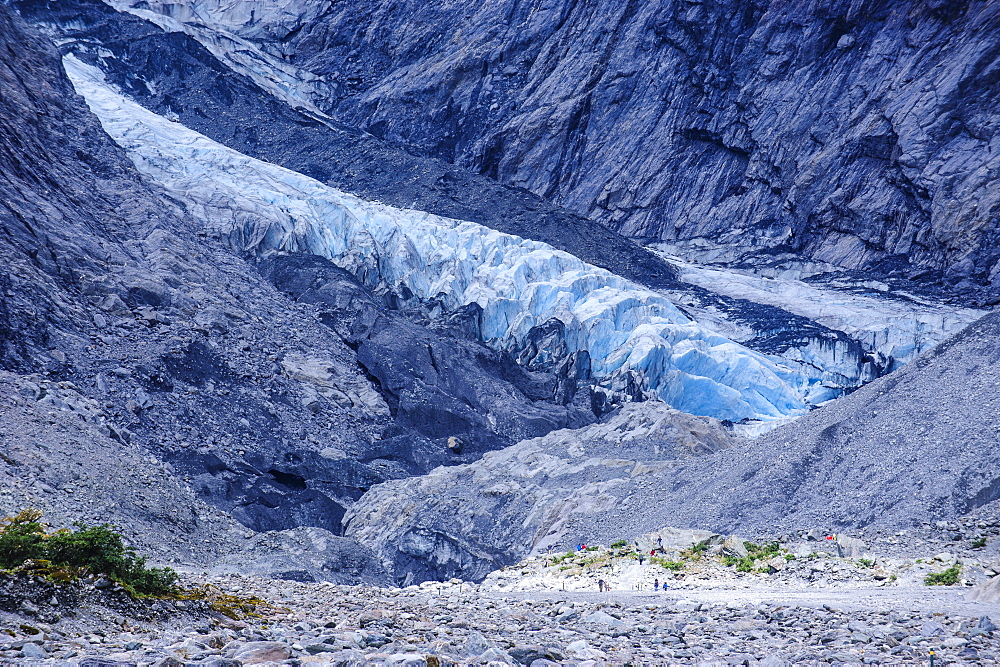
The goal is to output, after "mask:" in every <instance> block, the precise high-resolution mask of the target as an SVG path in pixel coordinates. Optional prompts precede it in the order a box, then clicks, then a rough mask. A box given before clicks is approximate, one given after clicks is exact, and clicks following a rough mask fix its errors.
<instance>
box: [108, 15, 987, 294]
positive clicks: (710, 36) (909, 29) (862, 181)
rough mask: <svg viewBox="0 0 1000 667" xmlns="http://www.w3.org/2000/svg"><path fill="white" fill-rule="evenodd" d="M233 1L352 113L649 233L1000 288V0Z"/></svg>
mask: <svg viewBox="0 0 1000 667" xmlns="http://www.w3.org/2000/svg"><path fill="white" fill-rule="evenodd" d="M119 4H124V3H119ZM132 4H133V5H135V4H136V3H132ZM140 4H141V5H142V6H144V7H151V8H153V9H154V10H155V9H161V10H162V9H163V7H164V6H166V5H170V6H174V5H176V4H182V5H186V6H187V5H192V4H197V3H190V2H188V3H164V2H157V1H155V0H154V1H151V2H143V3H140ZM219 4H220V3H215V4H214V5H213V6H212V7H210V8H209V9H211V11H207V10H205V11H202V14H200V15H197V16H194V17H193V19H194V20H201V21H205V22H213V21H214V22H216V23H217V24H220V25H222V26H223V27H225V28H227V29H229V30H233V31H236V32H239V33H241V34H244V35H252V36H255V37H257V38H258V39H259V40H260V41H261V42H262V43H264V44H265V48H267V49H270V50H271V51H273V52H276V53H280V54H285V55H286V56H287V58H288V60H290V61H291V62H292V63H294V64H296V65H298V66H300V67H303V68H305V69H306V70H309V71H310V72H312V73H314V74H317V75H319V76H320V77H321V78H322V79H324V80H325V84H328V85H325V86H323V87H322V88H321V90H322V91H324V92H322V93H316V94H315V97H316V99H314V100H313V101H314V102H316V103H317V105H318V106H320V107H321V108H323V109H325V110H328V111H329V112H330V113H332V114H333V115H334V116H335V117H337V118H338V119H341V120H343V121H345V122H347V123H349V124H351V125H354V126H358V127H364V128H366V129H367V130H368V131H369V132H371V133H373V134H376V135H377V136H380V137H386V138H389V139H392V140H396V141H400V142H403V143H404V144H406V145H408V146H409V147H411V149H412V150H414V151H417V152H419V153H421V154H424V155H429V156H434V157H439V158H442V159H444V160H447V161H450V162H454V163H456V164H459V165H462V166H466V167H470V168H472V169H474V170H476V171H478V172H480V173H483V174H487V175H489V176H492V177H494V178H496V179H499V180H500V181H502V182H504V183H509V184H512V185H516V186H519V187H524V188H527V189H528V190H531V191H532V192H535V193H537V194H539V195H542V196H543V197H546V198H548V199H550V200H552V201H555V202H558V203H560V204H562V205H564V206H567V207H569V208H570V209H572V210H575V211H577V212H578V213H581V214H583V215H586V216H590V217H593V218H594V219H597V220H600V221H602V222H604V223H606V224H608V225H609V226H611V227H612V228H614V229H618V230H621V231H622V232H624V233H625V234H627V235H631V236H633V237H636V238H640V239H646V240H658V241H666V242H669V243H670V244H671V245H673V246H674V247H675V248H677V249H678V250H679V251H680V252H683V253H688V254H690V256H692V257H697V258H705V257H708V258H711V259H721V260H726V261H734V260H747V261H750V262H751V263H752V264H758V265H759V264H768V263H787V262H793V261H794V260H797V259H802V258H810V259H813V260H817V261H818V262H821V263H822V265H821V268H823V269H826V270H834V269H851V270H864V271H870V272H874V273H876V274H879V275H883V276H889V275H891V276H897V277H911V278H917V279H918V280H920V281H926V282H929V283H932V284H939V283H943V284H946V285H949V286H952V287H957V292H958V293H960V294H961V293H964V294H966V295H967V296H971V297H974V298H976V299H978V300H979V301H980V302H990V303H992V302H995V301H996V299H997V294H998V293H997V290H996V289H995V288H996V286H997V283H996V282H995V280H996V278H997V273H998V271H997V260H998V258H1000V249H997V243H996V241H997V238H998V237H997V235H998V233H1000V232H998V228H997V225H998V216H1000V201H998V199H1000V187H998V185H997V183H998V178H997V176H998V173H1000V171H998V170H1000V159H998V157H997V156H998V155H1000V153H998V152H997V148H998V145H997V142H998V141H1000V139H997V138H996V135H997V133H996V125H997V118H998V116H997V112H996V109H997V108H998V102H1000V88H998V86H997V85H996V84H997V81H998V79H1000V61H998V55H1000V30H998V26H1000V15H998V13H997V12H996V9H995V6H994V5H993V4H992V3H990V2H987V1H985V0H979V1H975V0H973V1H962V2H950V1H948V2H943V1H941V0H928V1H926V2H903V1H900V0H868V1H864V2H851V3H842V2H834V1H833V0H822V1H820V2H814V3H795V2H787V1H784V0H773V1H769V2H768V1H756V2H754V1H751V0H728V1H720V0H704V1H701V0H700V1H696V2H691V1H688V0H683V1H682V0H676V1H669V2H663V3H645V4H643V3H635V2H631V1H629V0H613V1H611V2H595V1H589V2H577V1H576V0H554V1H551V2H537V1H536V0H531V1H527V0H503V1H500V2H491V3H478V4H476V3H463V2H454V3H444V4H442V3H424V2H417V1H415V0H402V1H400V2H394V3H383V2H374V1H372V0H367V1H365V0H363V1H361V2H352V3H334V4H332V5H330V6H329V7H327V8H325V11H322V12H321V13H319V14H318V15H317V12H316V11H315V10H316V9H317V6H318V5H317V4H316V3H306V2H302V3H298V4H297V5H296V4H294V3H293V4H289V3H285V4H283V5H282V7H283V10H284V11H285V12H286V13H283V14H282V19H281V21H280V22H276V23H272V24H269V27H268V28H266V29H265V28H264V27H263V26H262V24H266V23H268V18H267V16H266V14H260V13H258V14H257V15H255V16H254V17H253V18H252V19H243V20H241V19H240V17H238V16H237V15H236V14H235V13H233V11H232V10H229V11H227V10H226V9H225V8H223V7H221V6H219V7H216V6H215V5H219ZM223 4H224V3H223ZM320 4H323V3H320ZM287 12H291V13H292V14H296V13H297V14H298V20H290V19H289V15H288V13H287ZM195 14H197V12H195ZM268 31H270V36H264V35H267V34H268ZM277 33H281V36H280V37H277V36H276V34H277ZM317 90H320V88H317ZM706 248H710V249H712V251H713V252H712V253H710V254H707V253H706V252H705V250H706ZM810 270H816V269H815V267H813V268H812V269H810Z"/></svg>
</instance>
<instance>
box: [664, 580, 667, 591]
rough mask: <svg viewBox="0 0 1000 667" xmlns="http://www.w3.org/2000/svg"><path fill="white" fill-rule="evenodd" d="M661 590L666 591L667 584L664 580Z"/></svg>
mask: <svg viewBox="0 0 1000 667" xmlns="http://www.w3.org/2000/svg"><path fill="white" fill-rule="evenodd" d="M663 590H667V582H666V580H664V582H663Z"/></svg>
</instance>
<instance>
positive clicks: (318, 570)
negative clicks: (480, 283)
mask: <svg viewBox="0 0 1000 667" xmlns="http://www.w3.org/2000/svg"><path fill="white" fill-rule="evenodd" d="M0 46H2V47H3V48H0V86H2V95H0V192H2V194H3V197H2V198H0V376H2V377H0V380H2V382H0V384H2V385H3V386H0V422H2V424H3V428H0V453H2V454H3V456H0V488H3V489H4V490H5V491H6V490H8V489H9V490H11V493H3V494H0V513H6V512H12V511H16V510H17V509H19V508H22V507H24V506H25V505H34V506H37V507H41V508H43V509H45V510H46V511H47V512H49V514H50V520H52V521H53V522H57V523H60V524H68V523H69V522H70V521H72V520H77V519H82V520H86V521H88V522H100V521H112V522H114V523H116V524H118V525H120V526H122V527H123V528H125V529H135V530H141V531H143V532H144V533H145V534H146V535H145V537H144V538H143V539H144V543H145V544H151V545H156V544H157V543H163V542H171V543H173V542H174V541H177V540H179V541H181V542H185V541H187V540H190V542H187V544H188V545H190V544H202V543H204V547H192V548H190V549H188V548H187V547H179V546H178V547H177V548H174V547H171V549H170V554H171V555H173V554H176V553H177V552H178V551H186V552H187V553H185V554H182V555H181V557H183V558H184V559H185V560H186V562H201V563H205V562H208V563H213V562H214V561H215V559H216V558H218V557H220V556H221V555H224V554H227V553H229V552H232V551H235V552H236V554H235V556H234V558H236V559H237V560H239V559H240V558H244V559H245V560H247V562H249V560H250V559H251V556H252V554H251V555H248V554H247V552H246V550H245V549H244V548H251V549H252V545H251V544H249V543H244V536H245V535H246V533H247V529H251V530H252V531H258V532H266V531H287V530H293V531H294V530H296V529H299V528H301V527H303V526H308V527H312V528H315V529H316V531H318V532H315V531H313V532H312V533H309V534H310V535H313V534H315V535H319V534H322V535H326V536H327V537H331V538H332V537H333V536H332V535H331V533H335V534H339V533H340V532H342V526H341V524H340V519H341V517H342V516H343V514H344V511H345V509H346V507H347V506H348V505H350V504H351V503H353V502H354V501H355V500H356V499H357V498H358V497H360V496H361V495H362V494H364V493H365V491H366V490H367V489H368V488H369V487H370V486H372V485H374V484H376V483H378V482H381V481H384V480H386V479H395V478H399V477H403V476H407V475H412V474H417V473H421V472H426V471H428V470H430V469H432V468H434V467H436V466H438V465H445V464H455V463H461V462H467V461H471V460H474V459H475V458H477V457H478V456H481V455H482V453H483V452H484V451H488V450H491V449H495V448H498V447H501V446H503V445H506V444H510V443H512V442H513V441H515V440H516V439H518V438H520V437H528V436H532V435H541V434H543V433H546V432H548V431H549V430H552V429H553V428H561V427H565V426H568V425H578V424H581V423H589V422H590V421H593V419H594V418H595V417H594V414H593V412H592V411H591V410H590V405H589V401H588V400H586V399H587V398H588V396H589V394H588V392H587V391H586V390H584V391H583V392H581V398H582V403H583V407H582V408H580V409H577V408H575V407H573V406H569V407H567V405H566V404H568V403H570V402H571V400H572V398H573V397H574V395H575V394H576V389H577V384H576V381H575V380H576V378H575V377H569V376H568V375H567V374H565V373H564V374H562V375H561V376H558V377H557V374H556V373H554V372H549V371H550V370H551V369H544V370H539V371H538V372H533V373H530V374H529V373H525V372H521V373H520V374H519V373H518V372H517V370H518V369H517V367H516V364H515V363H514V361H513V360H512V359H510V358H509V356H505V355H503V354H501V353H498V352H496V351H493V350H491V349H489V348H487V347H485V346H484V345H482V344H481V343H479V342H478V341H475V340H474V339H473V336H472V335H471V334H469V333H468V332H467V331H464V330H463V329H462V327H461V324H462V323H461V322H458V323H455V325H454V326H453V327H451V328H447V327H446V326H445V324H446V323H440V326H437V327H434V328H432V327H430V326H428V325H427V322H426V321H419V320H420V318H419V316H418V315H419V314H410V313H402V312H398V313H392V312H386V311H389V310H391V309H390V307H389V304H388V303H387V301H386V298H384V295H376V294H374V293H372V291H371V290H369V289H368V288H366V287H365V286H364V285H361V284H360V283H358V282H357V281H356V280H354V279H353V278H352V279H350V280H347V279H343V276H341V275H340V274H343V273H344V272H343V271H341V270H340V269H337V267H335V266H333V265H332V264H330V263H329V262H327V261H326V260H323V259H321V258H318V257H308V258H301V257H297V256H294V255H286V256H283V257H272V258H271V261H270V262H269V263H268V264H266V265H257V264H256V263H254V262H253V261H245V260H244V259H241V258H240V257H238V256H236V254H235V253H234V252H233V249H232V248H231V247H230V246H229V245H227V244H226V243H225V242H224V240H222V239H219V238H217V235H214V234H212V233H211V232H212V230H206V229H205V228H204V227H203V226H202V224H201V223H202V220H201V218H199V217H197V216H196V215H193V214H191V213H189V212H188V211H185V210H184V208H183V206H182V205H181V204H182V202H180V201H179V200H177V199H171V198H169V197H165V196H164V191H163V190H162V189H161V188H159V187H158V186H156V185H152V184H151V183H150V182H149V181H146V180H144V179H143V177H142V176H141V175H140V173H139V172H138V171H137V170H136V168H135V167H134V165H133V163H132V161H131V160H130V159H129V158H128V157H127V156H126V154H125V152H123V151H122V150H121V149H120V148H119V147H118V146H116V145H115V143H114V142H113V141H112V139H111V138H110V137H109V136H108V135H107V134H106V133H105V131H104V130H103V129H102V126H101V124H100V122H99V121H98V119H97V118H96V117H95V116H94V115H93V114H92V113H91V112H90V110H89V109H88V107H87V105H86V103H85V102H84V100H83V99H82V98H80V97H79V96H78V95H77V94H76V92H75V91H74V89H73V87H72V85H71V84H70V82H69V80H68V79H67V77H66V73H65V71H64V68H63V65H62V62H61V59H60V54H59V53H58V51H57V50H56V49H55V48H54V47H53V46H52V44H51V43H50V42H48V41H47V40H45V39H44V38H43V37H41V36H40V35H39V34H38V33H36V32H33V31H32V30H31V29H29V28H28V27H27V26H25V25H24V23H23V22H22V21H21V20H20V19H18V18H15V17H14V16H13V15H12V14H11V12H10V10H9V9H8V8H7V7H6V6H3V5H0ZM163 122H164V124H165V125H167V126H169V127H171V128H179V127H180V126H179V125H177V124H175V123H170V122H169V121H167V120H165V119H164V120H163ZM224 204H225V202H220V201H218V198H216V200H212V201H209V202H206V206H208V205H211V206H214V207H215V208H219V207H220V206H222V208H223V209H225V206H223V205H224ZM225 210H228V211H230V212H232V207H231V206H230V207H229V208H228V209H225ZM195 213H196V212H195ZM338 277H339V278H341V279H340V280H338ZM346 304H351V305H354V304H363V305H364V306H365V308H354V307H351V306H347V307H344V306H345V305H346ZM338 306H340V311H339V312H338ZM424 319H425V320H426V318H424ZM473 319H474V318H473ZM355 323H357V325H358V326H354V324H355ZM412 350H417V351H420V352H422V353H423V354H424V355H425V358H424V359H423V362H422V363H418V362H417V360H415V359H414V358H413V357H414V355H413V354H412ZM359 357H363V358H364V360H365V361H364V362H361V361H360V360H359ZM427 357H430V358H431V360H427ZM408 360H409V361H410V363H407V361H408ZM435 362H436V363H437V365H435ZM364 363H367V364H368V366H367V367H365V366H364ZM369 370H370V374H369V372H368V371H369ZM557 384H558V385H559V386H561V387H562V391H561V392H560V394H559V396H558V397H556V396H555V394H556V392H555V386H556V385H557ZM470 387H473V388H475V389H476V391H477V392H478V393H476V392H474V391H471V390H470V389H469V388H470ZM546 390H547V391H546ZM484 394H485V396H483V395H484ZM477 399H479V402H477ZM484 404H485V405H486V406H487V407H486V408H483V405H484ZM511 409H513V411H512V410H511ZM46 411H51V412H52V414H53V415H56V416H55V417H53V418H52V419H53V420H55V421H51V423H50V421H49V420H47V418H46V417H45V414H46ZM515 413H516V414H515ZM487 414H490V415H492V416H493V417H494V419H493V421H491V420H490V419H487ZM552 417H555V421H551V420H550V418H552ZM57 422H58V423H57ZM77 422H79V423H77ZM53 424H56V425H55V426H53ZM66 424H70V425H71V426H73V428H64V426H65V425H66ZM60 431H62V432H64V435H60V434H59V432H60ZM449 436H455V437H457V438H458V439H460V440H461V446H449V445H450V444H452V443H450V441H449ZM54 441H56V442H54ZM109 480H112V481H111V483H112V484H114V485H116V489H115V490H114V492H109V491H108V490H107V488H106V487H107V486H108V484H109ZM147 485H151V486H152V487H153V488H157V489H159V490H160V491H161V492H162V493H161V494H160V495H158V496H155V497H150V496H148V495H146V494H128V493H127V492H126V491H127V489H129V488H132V487H145V486H147ZM241 524H242V525H241ZM213 534H215V535H217V537H211V536H212V535H213ZM251 534H252V533H251ZM300 537H301V535H300ZM272 538H273V539H277V540H279V541H281V540H282V539H285V538H288V539H291V540H293V541H295V540H297V539H299V538H298V537H296V536H295V535H294V534H285V533H283V532H282V533H281V534H279V535H277V536H274V535H272V536H270V537H269V538H268V539H272ZM315 544H317V545H321V546H322V545H326V546H323V547H322V548H324V549H326V548H327V547H329V549H330V552H329V553H326V554H325V555H324V553H311V555H310V556H308V557H306V560H310V559H311V558H313V557H315V558H318V559H319V561H323V560H324V559H325V558H327V557H332V558H334V559H335V560H336V559H337V558H339V556H338V554H340V555H343V554H345V553H357V552H358V550H359V549H360V548H359V547H358V545H357V544H354V543H351V542H350V541H349V540H342V539H339V538H338V539H332V540H328V539H317V540H315ZM363 551H364V550H363V549H362V550H361V552H363ZM241 554H242V555H241ZM293 560H294V559H293ZM314 564H315V563H314ZM306 565H308V563H306ZM285 566H289V565H288V563H285V565H282V567H285ZM289 567H290V566H289ZM306 569H307V570H308V571H310V572H312V574H309V576H316V577H326V576H327V575H326V574H323V572H325V571H326V568H325V566H323V565H322V562H320V564H319V565H316V566H315V567H313V566H312V565H308V567H307V568H306ZM335 570H336V568H335V569H334V570H330V574H329V576H330V577H332V578H334V579H345V580H346V579H350V578H351V576H353V575H350V576H348V574H347V573H344V572H340V571H335ZM370 574H371V573H370ZM341 575H343V576H341ZM359 576H360V575H359ZM365 576H368V575H365ZM372 576H373V577H375V578H377V577H378V576H380V575H378V574H377V573H374V574H372Z"/></svg>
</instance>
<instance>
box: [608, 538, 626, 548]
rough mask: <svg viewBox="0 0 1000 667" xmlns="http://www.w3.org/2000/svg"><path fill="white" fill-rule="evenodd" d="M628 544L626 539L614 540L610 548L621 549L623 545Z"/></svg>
mask: <svg viewBox="0 0 1000 667" xmlns="http://www.w3.org/2000/svg"><path fill="white" fill-rule="evenodd" d="M626 544H628V540H615V541H614V542H612V543H611V548H612V549H621V548H622V547H623V546H625V545H626Z"/></svg>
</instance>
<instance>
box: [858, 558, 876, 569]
mask: <svg viewBox="0 0 1000 667" xmlns="http://www.w3.org/2000/svg"><path fill="white" fill-rule="evenodd" d="M858 567H860V568H864V569H871V568H873V567H875V561H873V560H870V559H868V558H859V559H858Z"/></svg>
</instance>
